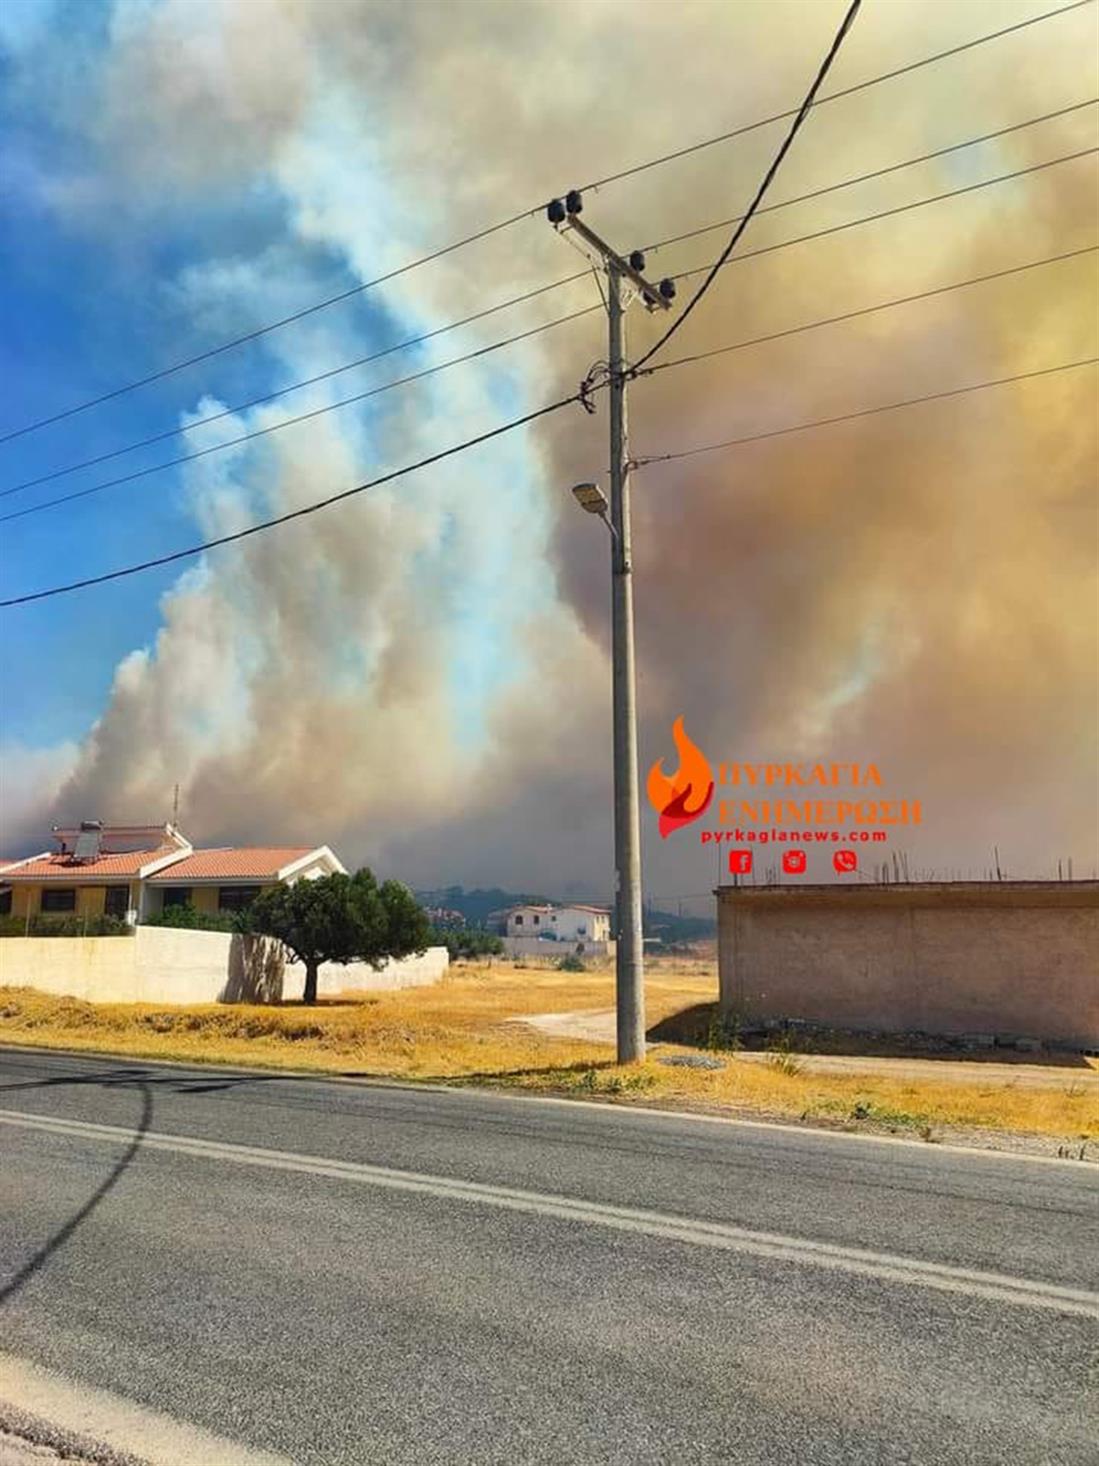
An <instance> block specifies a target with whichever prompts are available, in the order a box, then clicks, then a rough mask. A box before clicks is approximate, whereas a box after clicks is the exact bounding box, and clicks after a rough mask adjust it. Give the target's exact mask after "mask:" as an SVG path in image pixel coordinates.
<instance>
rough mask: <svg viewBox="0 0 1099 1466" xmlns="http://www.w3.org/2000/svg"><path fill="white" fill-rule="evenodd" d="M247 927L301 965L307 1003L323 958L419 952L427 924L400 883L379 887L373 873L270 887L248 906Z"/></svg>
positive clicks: (377, 961) (374, 958)
mask: <svg viewBox="0 0 1099 1466" xmlns="http://www.w3.org/2000/svg"><path fill="white" fill-rule="evenodd" d="M247 924H248V927H249V929H250V930H251V931H254V932H259V933H261V934H262V935H263V936H269V937H275V938H277V939H278V940H279V941H280V942H282V944H283V946H284V947H286V948H288V949H289V951H290V952H291V953H292V954H293V956H294V957H295V958H296V959H297V961H299V962H300V963H301V964H302V965H303V967H304V968H305V991H304V993H303V998H304V1000H305V1002H307V1003H315V1002H316V1001H317V972H318V970H319V968H320V965H321V963H322V962H354V961H356V960H358V961H362V962H369V963H370V964H371V966H373V967H381V966H382V965H383V963H384V962H385V961H386V959H387V958H388V957H407V956H410V955H411V954H412V953H414V952H416V953H418V952H423V951H424V949H425V948H426V947H427V945H428V941H429V938H430V932H431V925H430V922H429V921H428V919H427V914H426V912H425V911H424V909H423V907H421V906H420V904H419V902H418V901H417V900H416V898H415V896H413V894H412V892H411V891H410V890H409V889H408V887H407V886H403V885H402V884H401V882H400V881H384V882H383V883H382V884H381V885H380V886H379V885H378V883H377V881H376V880H375V879H374V876H373V874H372V873H371V872H370V871H369V870H366V869H365V868H364V869H363V870H359V871H356V872H355V874H354V875H353V876H347V875H330V876H321V877H320V878H319V879H317V880H315V881H310V880H300V881H295V883H294V884H293V885H292V886H270V887H268V889H267V890H265V891H261V892H260V894H259V895H258V896H257V897H256V899H255V900H254V901H253V902H252V904H251V906H250V907H249V908H248V919H247Z"/></svg>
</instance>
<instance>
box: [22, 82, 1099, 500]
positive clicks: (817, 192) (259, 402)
mask: <svg viewBox="0 0 1099 1466" xmlns="http://www.w3.org/2000/svg"><path fill="white" fill-rule="evenodd" d="M1097 103H1099V97H1093V98H1090V99H1089V100H1087V101H1084V102H1074V103H1072V104H1071V105H1069V106H1067V107H1059V108H1057V109H1056V110H1054V111H1052V112H1045V113H1042V114H1041V116H1038V117H1030V118H1027V119H1026V120H1025V121H1023V122H1014V123H1011V124H1010V126H1008V127H1003V128H999V129H997V130H996V131H995V132H987V133H983V134H981V135H980V136H979V137H974V138H967V139H965V140H964V141H962V142H957V143H951V144H950V145H949V146H948V147H944V148H938V149H936V150H935V151H934V152H931V153H921V154H919V155H918V156H917V157H915V158H907V159H905V160H904V161H902V162H900V163H891V164H889V165H888V166H887V167H885V168H877V169H874V170H873V171H872V172H869V173H860V174H858V175H856V176H855V177H852V178H845V179H843V180H841V181H840V182H838V183H830V184H826V185H825V186H824V187H822V188H817V189H813V190H812V191H811V192H809V193H804V194H798V195H796V196H795V197H793V198H789V199H785V200H784V201H782V202H781V203H777V204H768V205H766V206H765V207H763V208H760V209H757V210H756V217H757V218H758V217H759V216H760V215H761V214H770V213H774V212H776V211H778V210H781V209H787V208H792V207H793V206H794V205H795V204H800V203H805V202H807V201H809V200H811V199H815V198H819V197H821V196H822V195H824V194H828V193H835V192H836V191H837V190H839V189H844V188H852V187H854V186H855V185H856V184H859V183H866V182H868V181H870V180H871V179H875V178H880V177H883V176H884V175H886V174H889V173H896V172H898V171H900V170H901V169H904V168H911V167H915V166H916V165H918V164H920V163H926V162H929V161H930V160H932V159H934V158H939V157H943V156H945V155H947V154H949V153H954V152H958V151H960V150H961V149H963V148H968V147H975V146H977V145H979V144H980V143H985V142H991V141H992V140H994V139H995V138H998V137H1004V136H1006V135H1007V134H1009V133H1013V132H1019V131H1021V130H1022V129H1024V128H1027V127H1035V126H1037V125H1038V124H1040V123H1043V122H1048V121H1050V120H1051V119H1053V118H1056V117H1063V116H1066V115H1067V114H1069V113H1071V112H1078V111H1081V110H1082V109H1083V108H1085V107H1093V106H1095V105H1096V104H1097ZM982 186H983V185H982ZM944 196H945V195H944ZM741 217H743V216H742V215H739V214H737V215H735V216H734V217H733V218H731V219H719V220H717V221H716V222H715V223H713V224H706V225H703V226H702V227H701V228H698V229H691V230H688V231H687V232H686V233H685V234H676V235H673V236H671V237H670V238H668V239H663V240H659V241H657V242H656V243H655V244H650V245H647V246H645V248H646V249H648V250H651V251H655V250H658V249H663V248H665V247H667V246H669V245H672V244H680V243H682V242H683V241H684V240H688V239H695V238H698V237H699V236H700V235H703V234H709V233H711V232H713V231H714V230H717V229H725V228H728V226H729V225H730V224H735V223H736V222H737V221H738V220H739V219H740V218H741ZM871 217H872V218H873V217H877V216H876V215H872V216H871ZM855 222H856V223H857V222H861V221H858V220H856V221H855ZM844 227H846V226H844ZM807 237H810V238H811V237H814V236H807ZM797 242H798V240H789V241H786V243H790V244H794V243H797ZM739 258H742V259H746V258H751V255H741V256H740V257H739ZM588 273H589V272H588V271H587V270H578V271H577V272H576V273H575V274H572V275H565V276H563V277H561V278H560V279H558V280H553V281H550V282H549V284H546V285H540V286H538V287H537V288H536V289H533V290H528V291H525V292H524V293H523V294H521V295H515V296H511V297H510V298H509V299H507V300H501V301H497V302H496V303H495V304H494V305H490V306H486V307H485V308H484V309H483V310H479V311H475V312H473V314H471V315H468V316H463V317H461V319H459V320H457V321H450V322H448V323H447V324H446V325H443V326H437V327H435V329H434V330H431V331H425V332H423V333H422V334H420V335H418V336H410V337H407V338H406V339H405V340H403V341H398V342H395V343H394V344H393V345H391V346H386V347H383V348H381V349H380V350H378V351H374V352H371V353H370V354H369V355H367V356H360V357H356V358H355V360H353V361H349V362H344V363H343V364H342V365H340V366H337V367H330V368H329V369H328V370H327V371H323V372H318V373H317V374H316V375H315V376H312V377H304V378H302V379H301V380H300V381H297V382H291V383H289V384H288V385H287V386H285V387H280V388H278V389H277V390H275V391H273V392H265V393H264V394H263V395H261V396H259V397H252V398H250V399H249V400H248V401H246V402H238V403H236V404H234V405H233V406H231V407H226V408H223V409H222V410H220V411H218V412H212V413H208V414H207V415H206V416H205V417H200V418H195V419H193V420H192V421H190V422H189V423H188V424H187V426H186V428H185V429H184V428H181V427H179V426H178V425H177V426H175V427H171V428H168V429H166V430H165V431H163V432H160V433H154V434H152V435H151V436H150V437H147V438H141V439H139V440H138V441H137V442H134V443H127V444H125V445H124V446H123V447H121V448H113V449H111V450H109V451H108V452H106V453H99V454H96V455H95V456H94V457H92V458H84V459H81V460H79V461H78V462H76V463H70V464H67V465H65V466H64V467H62V468H56V469H52V470H51V471H50V472H49V473H43V474H39V475H38V476H37V477H36V478H31V479H25V480H23V481H22V482H21V483H17V484H12V485H11V486H10V487H8V488H5V489H0V499H4V498H7V497H8V496H9V495H11V494H18V493H22V492H23V491H24V490H25V489H31V488H36V487H37V486H38V485H39V484H44V483H51V482H53V481H54V480H55V479H59V478H66V477H68V475H69V474H72V473H77V472H78V471H79V470H80V469H83V468H94V467H95V466H96V465H97V464H100V463H109V462H110V461H111V460H112V459H115V458H121V457H123V456H124V455H125V454H127V453H135V452H137V450H138V449H140V448H149V447H152V446H153V445H154V444H156V443H163V442H165V441H167V440H168V439H169V438H174V437H177V436H178V435H180V434H181V433H183V432H184V431H186V432H192V431H193V430H194V429H195V428H200V427H205V426H207V424H209V423H214V422H220V421H222V420H223V419H225V418H227V417H233V416H235V415H236V414H238V413H241V412H247V411H249V410H250V409H251V408H253V407H262V406H265V405H266V404H267V403H270V402H275V401H278V400H279V399H280V398H282V397H286V396H288V395H289V394H290V393H291V392H297V391H300V390H302V389H303V388H305V387H312V386H315V385H317V383H319V382H326V381H330V380H331V379H332V378H333V377H337V376H340V375H342V374H343V373H344V372H349V371H353V370H355V369H356V368H358V367H362V366H369V365H371V364H373V363H374V362H377V361H381V360H382V359H383V358H385V357H387V356H392V355H394V354H395V353H396V352H399V351H404V350H408V349H411V348H413V347H416V346H422V345H424V344H425V343H426V342H428V341H432V340H434V339H435V338H436V337H438V336H442V335H445V334H446V333H448V332H450V331H455V330H458V329H459V328H460V327H462V326H468V325H471V324H472V323H474V322H476V321H480V320H484V319H485V318H486V317H488V316H491V315H495V314H497V313H498V312H500V311H502V310H506V309H508V308H509V307H510V306H514V305H523V304H525V303H526V302H527V301H528V300H534V299H535V298H537V297H538V296H542V295H546V294H549V293H550V292H551V291H554V290H558V289H560V288H561V287H563V286H565V285H572V284H575V283H576V282H577V281H578V280H583V279H586V278H587V275H588ZM596 278H597V279H598V276H597V277H596ZM677 278H679V277H677ZM555 324H556V322H549V323H548V325H547V327H546V329H549V327H551V326H553V325H555ZM352 400H354V399H352ZM236 441H239V440H236ZM173 462H175V460H173ZM166 466H168V467H170V466H171V464H169V465H166ZM153 471H155V470H153ZM113 482H117V481H113ZM50 502H51V503H53V502H58V501H55V500H51V501H50ZM0 522H3V521H2V520H0Z"/></svg>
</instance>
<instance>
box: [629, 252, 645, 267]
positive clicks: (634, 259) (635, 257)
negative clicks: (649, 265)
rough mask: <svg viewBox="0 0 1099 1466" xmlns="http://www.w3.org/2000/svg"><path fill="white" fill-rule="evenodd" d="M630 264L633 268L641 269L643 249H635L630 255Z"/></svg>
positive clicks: (643, 263) (643, 259)
mask: <svg viewBox="0 0 1099 1466" xmlns="http://www.w3.org/2000/svg"><path fill="white" fill-rule="evenodd" d="M630 264H631V265H632V266H633V268H634V269H635V270H638V271H640V270H643V269H644V268H645V251H644V250H643V249H635V250H634V251H633V252H632V253H631V255H630Z"/></svg>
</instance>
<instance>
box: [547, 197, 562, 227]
mask: <svg viewBox="0 0 1099 1466" xmlns="http://www.w3.org/2000/svg"><path fill="white" fill-rule="evenodd" d="M546 218H547V219H548V220H549V221H550V223H551V224H563V223H564V222H565V206H564V204H563V203H562V202H561V200H560V199H551V200H550V202H549V207H548V208H547V209H546Z"/></svg>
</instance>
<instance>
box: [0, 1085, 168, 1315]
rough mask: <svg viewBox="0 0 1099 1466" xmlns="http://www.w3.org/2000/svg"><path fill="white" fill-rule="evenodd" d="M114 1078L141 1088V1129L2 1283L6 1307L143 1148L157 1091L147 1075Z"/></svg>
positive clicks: (0, 1299)
mask: <svg viewBox="0 0 1099 1466" xmlns="http://www.w3.org/2000/svg"><path fill="white" fill-rule="evenodd" d="M87 1082H88V1081H87V1080H86V1079H78V1080H75V1081H74V1080H67V1081H66V1080H47V1081H45V1083H48V1084H60V1083H78V1084H82V1083H87ZM114 1082H115V1083H127V1082H128V1083H133V1084H136V1086H137V1087H138V1088H139V1089H140V1090H141V1118H140V1119H139V1120H138V1122H137V1129H136V1130H135V1131H134V1134H133V1138H132V1139H131V1141H130V1143H129V1145H128V1146H127V1147H126V1149H125V1151H124V1152H123V1154H122V1155H121V1156H120V1157H119V1158H118V1160H117V1161H116V1162H115V1163H114V1165H113V1166H112V1168H111V1170H110V1171H109V1172H108V1174H107V1175H106V1176H105V1177H104V1179H103V1180H102V1181H101V1182H100V1184H99V1185H98V1186H97V1187H96V1189H95V1190H94V1191H93V1192H92V1194H91V1196H89V1197H88V1199H87V1201H86V1202H85V1203H84V1205H83V1206H82V1207H81V1208H80V1209H79V1211H76V1212H74V1213H73V1215H72V1216H71V1217H70V1218H69V1219H68V1221H67V1222H66V1223H65V1224H64V1226H62V1227H59V1228H58V1230H57V1231H56V1232H55V1233H54V1234H53V1236H52V1237H50V1238H49V1240H48V1241H47V1242H45V1243H44V1244H43V1246H41V1247H40V1248H39V1249H38V1251H37V1252H36V1253H34V1255H33V1256H32V1257H30V1258H28V1260H27V1261H26V1262H25V1263H24V1264H23V1266H22V1267H21V1268H20V1269H19V1271H18V1272H17V1273H16V1274H15V1276H14V1277H13V1278H11V1279H10V1280H9V1281H8V1282H7V1283H5V1284H4V1285H3V1287H0V1308H2V1307H3V1306H4V1304H5V1303H7V1302H8V1300H9V1299H10V1298H12V1297H14V1296H15V1294H16V1293H18V1292H19V1290H20V1288H22V1287H23V1286H24V1284H26V1283H28V1282H29V1281H30V1280H31V1278H33V1277H34V1275H35V1273H37V1272H39V1271H40V1270H41V1269H42V1268H43V1267H45V1265H46V1263H47V1262H49V1260H50V1258H51V1257H52V1256H53V1254H54V1253H55V1252H56V1251H57V1250H58V1249H59V1248H61V1247H64V1245H65V1243H66V1242H67V1241H68V1240H69V1238H70V1237H71V1236H72V1234H73V1233H74V1232H75V1231H76V1229H77V1227H79V1226H80V1224H81V1223H82V1222H85V1221H86V1220H87V1219H88V1217H90V1216H91V1214H92V1212H93V1211H95V1209H96V1207H97V1206H98V1205H99V1203H100V1202H101V1201H102V1200H103V1198H104V1197H105V1196H106V1195H107V1194H108V1192H110V1191H112V1190H113V1189H114V1187H115V1186H117V1185H118V1183H119V1181H120V1180H121V1179H122V1176H123V1173H124V1172H125V1170H126V1168H127V1167H128V1166H129V1164H130V1162H131V1161H132V1160H133V1158H134V1156H135V1155H137V1152H138V1150H139V1149H140V1148H141V1141H142V1139H143V1137H144V1135H145V1132H146V1131H147V1130H148V1128H149V1122H150V1121H151V1120H152V1118H153V1092H152V1090H151V1089H150V1087H149V1085H148V1084H147V1083H146V1082H145V1080H144V1079H143V1078H138V1079H136V1080H128V1081H127V1080H123V1079H116V1080H115V1081H114ZM34 1087H44V1086H32V1085H23V1084H19V1085H6V1086H5V1088H8V1089H28V1088H34Z"/></svg>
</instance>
